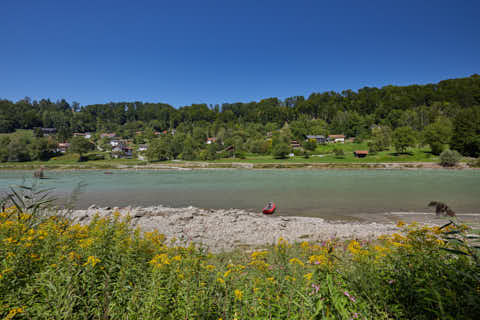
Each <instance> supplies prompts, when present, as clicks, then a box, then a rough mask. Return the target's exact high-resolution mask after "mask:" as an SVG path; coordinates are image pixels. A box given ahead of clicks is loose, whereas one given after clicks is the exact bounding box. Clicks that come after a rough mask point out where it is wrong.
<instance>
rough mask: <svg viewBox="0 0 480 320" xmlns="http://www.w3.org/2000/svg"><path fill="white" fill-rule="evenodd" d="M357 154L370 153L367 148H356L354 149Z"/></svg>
mask: <svg viewBox="0 0 480 320" xmlns="http://www.w3.org/2000/svg"><path fill="white" fill-rule="evenodd" d="M354 153H355V154H368V151H367V150H356V151H354Z"/></svg>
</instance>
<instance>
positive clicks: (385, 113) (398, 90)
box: [0, 74, 480, 156]
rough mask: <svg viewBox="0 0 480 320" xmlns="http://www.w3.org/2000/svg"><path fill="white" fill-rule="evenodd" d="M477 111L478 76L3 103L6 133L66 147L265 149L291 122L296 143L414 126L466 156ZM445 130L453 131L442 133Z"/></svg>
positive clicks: (476, 134) (476, 138)
mask: <svg viewBox="0 0 480 320" xmlns="http://www.w3.org/2000/svg"><path fill="white" fill-rule="evenodd" d="M479 110H480V76H479V75H477V74H475V75H472V76H470V77H468V78H459V79H450V80H444V81H440V82H439V83H436V84H427V85H409V86H385V87H383V88H370V87H365V88H362V89H360V90H358V92H356V91H353V90H345V91H342V92H334V91H330V92H323V93H312V94H311V95H310V96H309V97H308V98H305V97H303V96H296V97H290V98H286V99H285V100H280V99H278V98H267V99H263V100H261V101H258V102H243V103H242V102H238V103H224V104H223V105H221V106H219V105H215V106H212V105H210V106H208V105H206V104H193V105H190V106H184V107H180V108H178V109H176V108H174V107H172V106H170V105H168V104H164V103H148V102H115V103H114V102H112V103H107V104H95V105H86V106H81V105H80V104H79V103H77V102H72V103H69V102H67V101H65V100H63V99H62V100H60V101H57V102H52V101H50V100H45V99H42V100H40V101H36V100H33V101H32V100H31V99H29V98H25V99H23V100H20V101H17V102H13V101H9V100H0V133H8V132H13V131H15V130H16V129H34V128H37V127H44V128H56V129H57V137H56V138H57V139H58V141H59V142H61V141H67V140H69V139H70V138H71V137H72V134H73V133H74V132H97V133H99V132H116V133H117V135H119V136H122V137H124V138H134V137H135V135H136V132H139V131H145V132H155V131H164V130H169V129H173V128H175V129H176V132H179V133H181V134H183V137H184V139H187V140H188V139H190V138H191V140H192V141H190V142H188V141H187V142H188V143H193V144H195V143H197V144H199V143H201V141H204V140H205V139H206V138H207V137H216V138H217V139H219V140H220V141H222V142H223V141H226V140H230V141H228V144H233V143H235V144H238V145H240V144H242V143H245V142H247V141H250V143H249V148H252V146H253V145H255V143H256V144H257V146H258V147H259V148H261V146H260V144H261V141H260V140H262V139H263V138H264V137H265V134H266V133H267V132H272V131H275V130H276V129H279V128H282V127H284V126H285V124H286V123H287V124H288V128H289V130H290V131H289V134H290V136H291V138H292V139H299V140H300V139H301V138H302V137H304V135H307V134H314V135H315V134H316V135H319V134H322V135H326V134H344V135H346V136H347V137H357V138H363V139H364V138H371V137H372V134H373V135H375V134H376V133H375V132H374V131H375V130H373V131H372V128H383V129H386V130H388V131H391V132H393V131H395V130H396V129H398V128H403V127H408V128H410V129H412V131H414V132H415V133H416V134H417V135H422V137H421V140H422V141H425V142H426V143H427V144H432V143H433V144H435V142H438V143H437V144H442V145H443V144H450V145H451V146H452V147H453V148H455V149H457V150H459V151H460V152H461V153H463V154H464V155H470V156H478V155H479V151H480V150H479V149H480V128H479V127H480V124H479V123H480V111H479ZM445 128H447V130H446V131H447V132H442V130H443V129H445ZM443 131H445V130H443ZM377 134H378V132H377ZM417 138H419V137H417ZM438 140H442V141H438ZM443 140H445V141H443ZM183 142H184V141H182V143H183ZM380 148H381V146H380ZM433 148H434V146H432V149H433ZM249 151H251V150H249Z"/></svg>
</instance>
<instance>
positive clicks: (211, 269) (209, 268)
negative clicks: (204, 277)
mask: <svg viewBox="0 0 480 320" xmlns="http://www.w3.org/2000/svg"><path fill="white" fill-rule="evenodd" d="M205 269H207V270H208V271H213V270H215V266H212V265H211V264H209V265H207V266H206V267H205Z"/></svg>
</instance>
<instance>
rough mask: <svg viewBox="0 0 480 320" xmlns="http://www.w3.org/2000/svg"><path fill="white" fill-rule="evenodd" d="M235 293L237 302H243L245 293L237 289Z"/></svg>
mask: <svg viewBox="0 0 480 320" xmlns="http://www.w3.org/2000/svg"><path fill="white" fill-rule="evenodd" d="M234 293H235V300H238V301H242V297H243V292H242V291H240V290H238V289H236V290H235V291H234Z"/></svg>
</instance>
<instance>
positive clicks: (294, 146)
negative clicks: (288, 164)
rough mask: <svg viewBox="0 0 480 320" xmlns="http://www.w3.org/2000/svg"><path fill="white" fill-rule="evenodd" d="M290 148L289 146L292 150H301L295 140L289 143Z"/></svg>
mask: <svg viewBox="0 0 480 320" xmlns="http://www.w3.org/2000/svg"><path fill="white" fill-rule="evenodd" d="M290 146H291V147H292V148H293V149H299V148H301V146H300V143H298V141H297V140H292V141H290Z"/></svg>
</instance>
